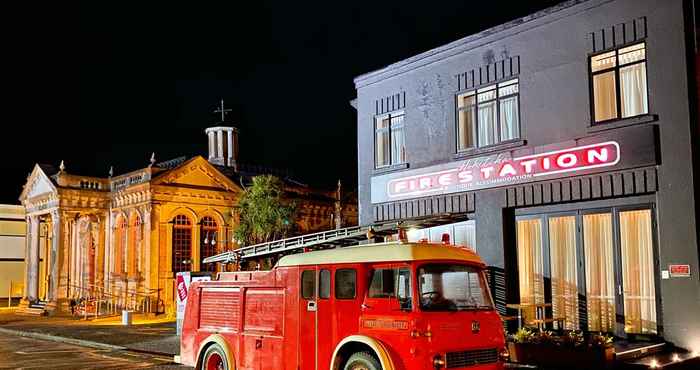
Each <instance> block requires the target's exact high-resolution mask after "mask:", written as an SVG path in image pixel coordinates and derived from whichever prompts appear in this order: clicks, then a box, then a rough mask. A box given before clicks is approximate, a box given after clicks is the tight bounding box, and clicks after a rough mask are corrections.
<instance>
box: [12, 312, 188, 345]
mask: <svg viewBox="0 0 700 370" xmlns="http://www.w3.org/2000/svg"><path fill="white" fill-rule="evenodd" d="M0 333H6V334H14V335H20V336H25V337H32V338H36V339H44V340H52V341H56V342H63V343H70V344H77V345H81V346H86V347H93V348H106V349H121V350H131V351H136V352H143V353H150V354H157V355H163V356H174V355H177V354H179V353H180V339H179V337H178V336H177V335H176V333H175V320H174V319H168V318H160V317H158V318H148V317H144V316H139V315H135V316H134V318H133V322H132V325H130V326H123V325H121V318H120V317H109V318H100V319H93V320H84V319H79V318H71V317H46V316H24V315H18V314H16V313H15V310H8V309H2V310H0Z"/></svg>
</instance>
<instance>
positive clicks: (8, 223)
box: [0, 204, 26, 306]
mask: <svg viewBox="0 0 700 370" xmlns="http://www.w3.org/2000/svg"><path fill="white" fill-rule="evenodd" d="M25 234H26V230H25V222H24V208H23V207H22V206H19V205H14V204H0V305H2V306H4V305H6V304H7V302H8V300H7V299H8V298H12V300H13V301H14V299H15V297H17V296H18V295H20V296H21V293H22V292H21V288H22V276H23V275H24V250H25V249H24V244H25V242H24V235H25ZM15 303H16V302H13V304H15Z"/></svg>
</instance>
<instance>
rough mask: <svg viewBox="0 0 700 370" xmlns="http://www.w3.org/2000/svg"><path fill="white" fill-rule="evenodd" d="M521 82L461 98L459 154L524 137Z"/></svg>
mask: <svg viewBox="0 0 700 370" xmlns="http://www.w3.org/2000/svg"><path fill="white" fill-rule="evenodd" d="M518 93H519V90H518V80H517V79H514V80H509V81H505V82H501V83H499V84H494V85H490V86H486V87H483V88H480V89H478V90H475V91H469V92H466V93H463V94H460V95H458V96H457V116H458V117H457V151H464V150H468V149H472V148H477V147H484V146H489V145H494V144H498V143H500V142H504V141H510V140H514V139H517V138H519V137H520V118H519V113H520V110H519V104H518Z"/></svg>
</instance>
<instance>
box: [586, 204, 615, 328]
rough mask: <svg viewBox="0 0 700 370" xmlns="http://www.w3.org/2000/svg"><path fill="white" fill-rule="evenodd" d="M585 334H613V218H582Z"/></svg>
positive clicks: (608, 214)
mask: <svg viewBox="0 0 700 370" xmlns="http://www.w3.org/2000/svg"><path fill="white" fill-rule="evenodd" d="M583 244H584V255H585V261H584V262H585V266H586V267H585V268H586V306H587V308H588V330H590V331H602V332H612V331H614V330H615V275H614V272H613V263H614V257H613V237H612V215H611V214H610V213H600V214H592V215H584V216H583Z"/></svg>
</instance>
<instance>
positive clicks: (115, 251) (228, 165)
mask: <svg viewBox="0 0 700 370" xmlns="http://www.w3.org/2000/svg"><path fill="white" fill-rule="evenodd" d="M236 133H237V131H236V130H235V129H234V128H232V127H225V126H218V127H212V128H209V129H207V130H206V134H207V138H208V141H209V155H208V159H205V158H203V157H201V156H195V157H192V158H189V159H188V158H185V157H182V158H178V159H175V160H170V161H166V162H161V163H157V162H156V161H155V158H151V164H150V165H149V166H147V167H145V168H141V169H139V170H136V171H132V172H129V173H125V174H122V175H118V176H110V177H104V178H102V177H89V176H81V175H76V174H72V173H70V171H69V169H67V168H66V167H65V166H64V165H63V163H61V166H60V167H59V168H55V167H52V166H47V165H36V166H35V167H34V169H33V171H32V172H31V174H30V176H29V177H28V179H27V184H26V185H25V186H24V190H23V192H22V194H21V197H20V200H21V202H22V205H23V207H24V210H26V223H27V228H26V230H27V232H26V239H27V258H26V262H27V263H26V278H25V287H24V300H23V307H24V308H25V309H27V310H28V311H31V310H32V309H34V310H36V309H41V310H42V311H43V310H46V311H49V312H51V313H61V312H67V311H69V309H70V307H69V305H70V301H71V300H75V299H80V298H85V297H94V296H100V297H105V298H109V297H117V301H119V297H124V299H123V301H120V304H121V305H122V306H124V307H126V308H134V307H141V309H143V307H144V306H143V305H144V304H146V302H148V305H147V307H149V311H151V312H160V313H162V312H166V313H168V314H170V315H174V310H175V295H174V290H173V289H174V277H175V273H177V272H179V271H210V272H215V271H216V269H217V268H218V269H220V268H221V266H213V265H210V266H205V265H203V264H202V263H201V261H202V260H203V259H204V258H205V257H208V256H211V255H214V254H217V253H221V252H223V251H226V250H231V249H235V248H237V247H238V244H237V243H236V242H235V240H234V238H233V230H234V228H235V226H236V224H237V214H236V211H235V207H234V206H235V205H236V203H237V201H238V197H239V196H240V194H241V192H242V191H243V190H242V185H241V184H245V182H246V181H249V180H250V177H252V176H255V175H258V174H267V173H269V172H266V170H264V169H261V168H259V167H255V168H250V167H246V166H241V165H240V164H239V163H238V161H237V148H236V146H237V143H238V142H237V137H234V135H235V136H237V135H236ZM110 172H111V171H110ZM273 174H274V173H273ZM281 177H282V178H283V180H284V182H285V193H284V198H285V199H287V200H289V201H293V202H294V203H296V205H297V214H298V218H297V225H296V227H297V232H302V233H305V232H314V231H322V230H328V229H332V228H334V227H336V225H337V224H342V223H347V224H348V225H352V224H354V223H356V222H357V208H356V205H355V204H353V203H350V204H345V203H343V202H344V201H343V200H342V199H340V198H339V197H338V196H337V195H338V194H340V193H341V191H340V190H339V189H336V190H329V191H324V190H319V189H314V188H311V187H309V186H306V185H302V184H301V183H298V182H295V181H292V180H290V179H288V178H285V177H284V176H281ZM339 210H340V212H339ZM41 230H45V233H44V234H42V233H41ZM42 266H44V267H42Z"/></svg>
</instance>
